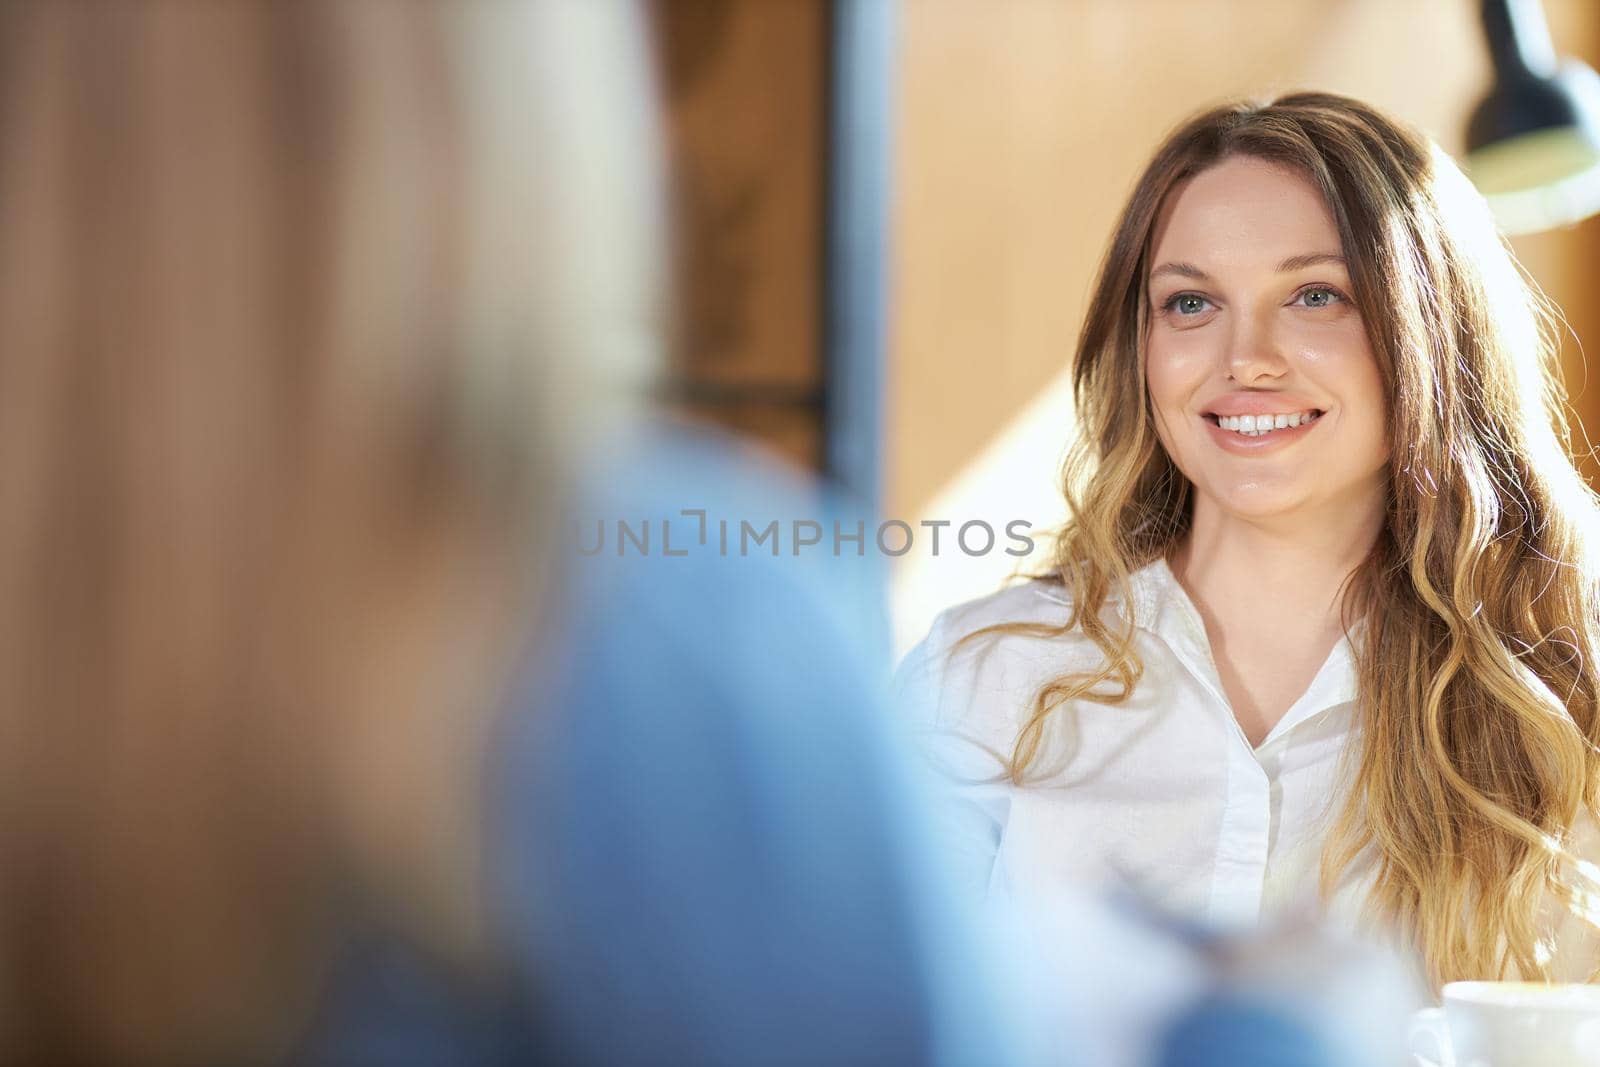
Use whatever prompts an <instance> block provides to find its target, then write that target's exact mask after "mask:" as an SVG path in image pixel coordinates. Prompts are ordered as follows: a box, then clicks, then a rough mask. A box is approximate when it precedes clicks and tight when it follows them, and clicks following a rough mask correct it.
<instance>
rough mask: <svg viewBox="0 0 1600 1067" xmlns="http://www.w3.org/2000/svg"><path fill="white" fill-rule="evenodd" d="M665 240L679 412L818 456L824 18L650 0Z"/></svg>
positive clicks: (800, 6) (759, 7)
mask: <svg viewBox="0 0 1600 1067" xmlns="http://www.w3.org/2000/svg"><path fill="white" fill-rule="evenodd" d="M652 17H653V19H654V22H655V26H656V31H657V35H658V42H659V46H660V57H661V64H662V81H663V83H664V88H665V94H666V97H667V129H668V139H669V145H670V151H671V166H672V180H673V204H674V209H675V222H676V229H677V236H678V254H679V270H678V271H677V278H678V282H679V287H680V294H679V297H680V299H679V306H680V308H681V320H682V321H681V323H680V327H681V332H680V335H679V337H678V342H677V344H675V345H674V350H675V351H674V357H673V361H672V371H671V375H670V379H669V381H668V383H667V386H666V390H665V391H666V393H667V398H668V400H669V401H670V402H671V403H672V404H673V406H675V407H676V408H677V409H679V410H681V411H684V412H687V413H689V414H691V415H693V416H696V417H699V418H703V419H707V420H709V421H712V422H716V423H719V424H721V425H724V426H727V427H729V428H732V429H734V430H737V431H739V432H741V433H743V434H745V435H747V436H749V437H750V438H752V439H754V440H757V441H760V442H762V443H763V444H765V445H766V446H768V447H769V448H771V449H773V450H775V451H776V452H778V453H779V454H781V455H783V456H785V457H787V458H789V459H791V460H793V461H794V462H796V463H798V464H800V465H802V466H807V467H812V466H815V465H816V463H817V460H818V458H819V456H820V454H821V444H822V441H821V425H822V423H821V417H822V408H821V389H822V355H821V344H820V340H821V307H822V288H821V284H822V265H821V256H822V251H823V242H822V234H823V181H824V173H825V172H824V166H825V162H826V161H825V158H824V150H823V149H824V133H825V129H824V120H825V114H826V111H825V102H826V90H827V81H826V77H827V63H826V42H827V34H826V29H827V22H826V17H827V4H826V3H825V2H824V0H655V2H654V4H653V5H652Z"/></svg>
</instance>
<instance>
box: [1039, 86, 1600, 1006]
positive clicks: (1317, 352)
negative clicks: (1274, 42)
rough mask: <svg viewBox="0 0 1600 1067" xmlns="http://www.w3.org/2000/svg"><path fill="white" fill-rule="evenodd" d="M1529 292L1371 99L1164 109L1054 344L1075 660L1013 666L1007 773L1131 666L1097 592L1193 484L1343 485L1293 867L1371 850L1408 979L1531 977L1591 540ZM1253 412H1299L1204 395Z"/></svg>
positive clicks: (1589, 644)
mask: <svg viewBox="0 0 1600 1067" xmlns="http://www.w3.org/2000/svg"><path fill="white" fill-rule="evenodd" d="M1543 315H1544V313H1543V310H1542V307H1541V305H1540V303H1539V300H1538V297H1537V295H1536V293H1535V292H1534V291H1533V290H1532V289H1531V287H1530V286H1529V284H1528V283H1527V282H1526V281H1525V280H1524V279H1523V277H1522V275H1521V274H1520V272H1519V271H1518V269H1517V267H1516V265H1515V263H1514V261H1513V260H1512V258H1511V256H1510V254H1509V252H1508V250H1507V248H1506V247H1505V245H1504V243H1503V242H1502V240H1501V238H1500V237H1499V235H1498V234H1497V232H1496V231H1495V228H1494V225H1493V222H1492V220H1491V219H1490V216H1489V214H1488V211H1487V208H1486V206H1485V204H1484V202H1483V200H1482V198H1481V197H1479V196H1478V195H1477V194H1476V192H1475V191H1474V190H1473V189H1472V188H1471V186H1470V185H1469V184H1468V183H1467V181H1466V179H1465V178H1464V177H1463V176H1462V174H1461V172H1460V171H1459V170H1458V169H1457V168H1456V166H1455V165H1454V164H1453V163H1452V162H1451V161H1450V160H1449V159H1448V157H1446V156H1445V155H1444V154H1443V153H1442V152H1440V151H1439V150H1438V149H1437V148H1436V147H1434V146H1433V145H1432V144H1431V143H1430V142H1429V141H1428V140H1427V139H1426V138H1424V137H1422V136H1421V135H1419V134H1418V133H1416V132H1415V131H1413V130H1411V129H1409V128H1407V127H1405V126H1403V125H1401V124H1400V123H1398V122H1396V121H1394V120H1393V119H1390V118H1388V117H1387V116H1385V115H1383V114H1381V113H1379V112H1377V111H1376V110H1374V109H1372V108H1370V107H1368V106H1366V105H1364V104H1361V103H1359V102H1358V101H1354V100H1350V99H1348V98H1344V97H1338V96H1332V95H1327V94H1315V93H1302V94H1296V95H1292V96H1286V97H1283V98H1281V99H1279V100H1276V101H1274V102H1272V103H1270V104H1265V105H1254V104H1241V105H1234V106H1227V107H1220V108H1217V109H1214V110H1211V111H1207V112H1205V113H1203V114H1201V115H1198V116H1196V117H1195V118H1194V119H1192V120H1190V121H1189V122H1187V123H1185V124H1184V125H1183V126H1182V127H1180V128H1179V129H1178V130H1176V131H1175V132H1174V133H1173V134H1172V135H1171V136H1170V137H1168V138H1167V140H1166V141H1165V142H1164V143H1163V144H1162V145H1161V146H1160V148H1159V149H1158V150H1157V152H1156V154H1155V156H1154V158H1153V159H1152V161H1151V162H1150V164H1149V165H1148V166H1147V167H1146V169H1145V171H1144V173H1143V174H1142V175H1141V176H1140V178H1139V180H1138V182H1137V183H1136V185H1135V187H1134V191H1133V194H1132V196H1131V197H1130V199H1129V202H1128V204H1127V206H1126V207H1125V208H1124V210H1123V212H1122V215H1121V217H1120V219H1119V221H1118V223H1117V226H1116V230H1115V234H1114V236H1113V239H1112V243H1111V247H1110V250H1109V252H1108V253H1107V256H1106V259H1105V262H1104V264H1103V266H1102V269H1101V274H1100V277H1099V281H1098V283H1097V287H1096V289H1095V292H1094V296H1093V298H1092V301H1091V304H1090V307H1089V310H1088V314H1087V317H1086V319H1085V322H1084V327H1083V333H1082V335H1081V338H1080V342H1079V346H1078V350H1077V353H1076V357H1075V361H1074V364H1073V379H1074V384H1075V386H1076V391H1077V402H1078V410H1079V418H1080V427H1079V430H1080V438H1079V440H1078V441H1077V442H1076V443H1075V445H1074V447H1073V449H1072V451H1071V453H1070V455H1069V458H1068V462H1067V468H1066V477H1065V488H1066V492H1067V498H1068V509H1069V514H1070V515H1071V517H1072V518H1071V521H1070V523H1069V525H1068V526H1067V528H1066V530H1065V531H1064V536H1063V537H1062V538H1061V541H1060V545H1059V549H1058V555H1057V559H1056V565H1057V570H1058V574H1059V577H1060V579H1061V581H1063V582H1064V583H1065V584H1066V585H1067V586H1068V587H1069V588H1070V589H1071V591H1072V592H1073V594H1074V603H1075V605H1076V608H1075V612H1074V618H1073V620H1072V621H1071V623H1070V624H1069V625H1073V626H1079V627H1081V628H1082V630H1083V631H1084V632H1085V633H1087V634H1089V635H1090V636H1091V637H1092V638H1093V639H1094V640H1095V641H1096V642H1097V643H1098V644H1099V645H1100V646H1101V648H1102V649H1103V650H1104V652H1105V655H1106V664H1105V666H1104V668H1103V669H1102V670H1100V671H1097V672H1095V673H1093V674H1092V675H1087V676H1070V677H1067V678H1063V679H1059V680H1057V681H1056V682H1054V683H1052V684H1050V685H1048V686H1046V687H1045V688H1044V689H1043V690H1042V691H1041V692H1040V694H1039V696H1038V699H1037V701H1036V704H1035V707H1034V714H1033V716H1032V718H1031V719H1030V721H1029V722H1028V723H1027V725H1026V726H1025V728H1024V729H1023V731H1022V732H1021V734H1020V736H1019V739H1018V743H1017V747H1016V750H1015V752H1014V753H1013V758H1012V763H1011V770H1012V774H1013V776H1015V777H1017V778H1019V779H1020V778H1021V777H1022V776H1023V775H1024V774H1025V772H1026V771H1027V768H1028V767H1029V765H1030V764H1031V763H1032V761H1033V759H1034V757H1035V755H1036V753H1037V751H1038V748H1039V741H1040V737H1041V731H1042V730H1043V729H1044V728H1045V725H1046V723H1047V721H1048V720H1049V718H1050V715H1051V713H1052V712H1053V711H1054V710H1055V709H1056V708H1058V707H1060V706H1061V705H1062V704H1063V703H1066V702H1068V701H1071V700H1075V699H1087V700H1098V701H1101V702H1111V703H1116V702H1118V701H1120V700H1122V699H1125V697H1126V695H1127V693H1128V692H1130V691H1131V689H1132V687H1133V686H1134V685H1135V684H1136V683H1137V680H1138V677H1139V674H1140V670H1141V667H1140V664H1139V661H1138V657H1137V656H1136V654H1135V651H1134V647H1133V631H1132V623H1131V621H1128V620H1126V619H1125V622H1127V625H1126V626H1124V627H1121V628H1118V627H1116V626H1114V625H1112V624H1108V623H1107V622H1105V621H1103V620H1102V619H1101V617H1100V614H1099V613H1100V610H1101V607H1102V605H1103V604H1104V603H1105V601H1106V598H1107V597H1108V596H1109V595H1110V594H1111V593H1112V592H1113V591H1114V590H1116V589H1119V588H1124V587H1125V583H1126V581H1127V578H1128V576H1129V574H1130V573H1131V572H1132V571H1133V570H1134V569H1137V568H1138V567H1140V566H1143V565H1145V564H1147V563H1149V562H1151V561H1153V560H1155V559H1158V558H1160V557H1162V556H1164V555H1167V554H1170V553H1171V552H1172V551H1174V549H1176V548H1177V547H1178V546H1179V545H1180V544H1181V543H1182V541H1183V539H1184V537H1185V536H1186V534H1187V532H1188V530H1189V529H1190V525H1191V523H1192V521H1193V517H1194V514H1195V510H1196V509H1197V508H1199V507H1204V506H1216V507H1218V508H1221V509H1224V510H1225V511H1228V512H1230V513H1233V514H1236V515H1240V516H1245V517H1249V518H1251V519H1254V520H1257V521H1278V520H1280V519H1284V520H1295V519H1298V518H1304V517H1309V516H1314V515H1315V514H1317V512H1318V511H1319V509H1323V510H1325V509H1328V508H1337V507H1345V506H1351V505H1352V503H1357V502H1359V503H1362V504H1363V505H1364V506H1372V507H1374V509H1375V510H1376V511H1377V513H1378V514H1379V516H1380V517H1381V528H1380V530H1379V534H1378V537H1377V541H1376V544H1375V545H1374V546H1373V548H1372V551H1371V554H1370V556H1369V557H1368V558H1367V560H1366V561H1365V563H1364V564H1363V565H1362V566H1361V567H1360V568H1359V569H1358V570H1357V572H1356V573H1355V574H1354V575H1353V576H1352V580H1351V581H1350V582H1349V583H1348V585H1347V593H1346V595H1345V598H1344V602H1343V605H1342V606H1343V610H1344V612H1345V616H1346V620H1347V623H1348V624H1353V623H1354V622H1355V621H1356V620H1358V619H1359V620H1360V621H1361V622H1363V623H1364V624H1365V625H1364V627H1363V629H1362V631H1361V636H1360V640H1359V641H1357V642H1356V652H1357V662H1358V669H1359V672H1360V692H1361V697H1360V702H1359V704H1360V717H1361V729H1360V731H1359V734H1358V735H1357V736H1359V738H1360V744H1361V751H1360V752H1359V754H1353V756H1352V759H1353V762H1354V764H1355V770H1354V784H1353V790H1352V793H1351V796H1350V798H1349V801H1348V804H1347V806H1346V808H1345V809H1344V812H1343V815H1342V817H1341V819H1340V821H1339V822H1338V824H1337V826H1336V827H1335V828H1334V831H1333V834H1332V837H1331V838H1330V844H1329V846H1328V851H1327V853H1326V855H1325V857H1324V859H1325V865H1326V866H1325V872H1324V873H1325V875H1326V878H1327V880H1328V883H1329V884H1330V885H1331V884H1332V883H1333V882H1334V881H1335V880H1336V879H1337V878H1338V877H1339V876H1340V874H1341V872H1343V871H1345V870H1346V869H1347V868H1348V867H1349V865H1350V864H1351V862H1352V861H1353V860H1354V859H1355V858H1356V857H1357V856H1358V855H1360V856H1371V857H1374V858H1375V861H1376V869H1377V871H1378V875H1377V882H1376V885H1375V887H1374V889H1373V892H1372V895H1371V898H1370V902H1371V905H1372V908H1373V911H1374V913H1375V914H1376V915H1377V916H1378V917H1380V918H1381V919H1382V920H1383V921H1384V922H1386V923H1388V924H1390V925H1392V926H1395V927H1398V928H1399V929H1401V930H1402V931H1404V932H1405V933H1406V934H1408V935H1410V936H1411V937H1412V938H1413V939H1414V940H1415V942H1416V944H1417V946H1418V948H1419V949H1420V951H1421V952H1422V954H1423V956H1424V957H1425V958H1426V961H1427V963H1428V966H1429V968H1430V971H1431V973H1432V974H1433V975H1434V977H1435V978H1438V979H1450V978H1485V977H1495V976H1497V975H1498V974H1500V973H1502V972H1505V971H1508V970H1515V971H1518V972H1520V973H1521V974H1523V975H1526V976H1538V975H1541V974H1546V973H1548V966H1547V965H1548V962H1549V954H1548V952H1547V951H1545V944H1544V937H1545V936H1546V934H1547V933H1548V917H1547V916H1541V914H1540V908H1541V906H1542V903H1543V901H1544V900H1545V899H1546V894H1547V892H1555V893H1556V894H1557V895H1558V896H1562V895H1565V896H1566V897H1567V898H1568V899H1569V900H1570V899H1571V898H1572V896H1573V894H1574V892H1576V888H1575V882H1574V879H1575V878H1576V875H1575V874H1574V873H1573V868H1572V867H1571V865H1570V864H1569V863H1568V860H1569V859H1570V857H1568V856H1567V854H1566V852H1565V848H1564V845H1565V842H1566V841H1567V840H1568V836H1569V834H1570V832H1571V829H1572V825H1573V820H1574V818H1575V816H1576V814H1577V812H1578V810H1579V808H1580V806H1581V805H1590V806H1593V805H1594V804H1595V802H1596V800H1597V793H1596V790H1597V778H1600V776H1597V773H1596V772H1597V764H1596V755H1595V753H1596V751H1597V750H1596V749H1595V747H1594V743H1595V741H1596V740H1597V739H1600V714H1597V708H1596V699H1597V678H1596V673H1595V672H1596V667H1595V664H1596V663H1597V662H1600V634H1597V632H1596V631H1597V623H1596V620H1597V618H1600V605H1597V603H1596V588H1597V579H1600V567H1597V565H1596V559H1595V546H1594V545H1592V544H1590V543H1589V538H1588V531H1592V530H1593V529H1595V528H1596V525H1595V524H1596V520H1597V511H1596V507H1595V500H1594V497H1593V495H1592V494H1591V493H1590V491H1589V490H1588V489H1587V488H1586V487H1585V486H1584V485H1583V483H1582V481H1581V479H1580V477H1579V476H1578V474H1577V472H1576V470H1575V468H1574V466H1573V463H1572V460H1571V457H1570V455H1569V453H1568V450H1567V445H1566V442H1567V428H1566V424H1565V414H1566V412H1565V408H1564V405H1563V399H1562V393H1561V389H1560V383H1559V380H1558V378H1557V376H1556V373H1555V370H1554V366H1555V364H1554V359H1555V346H1554V343H1553V339H1552V337H1551V336H1550V335H1549V333H1548V331H1546V330H1545V329H1543V328H1542V327H1543V325H1544V323H1545V322H1546V321H1547V320H1546V319H1545V318H1544V317H1543ZM1262 414H1272V415H1280V414H1281V415H1286V416H1290V415H1292V416H1296V417H1297V421H1299V422H1300V423H1302V425H1298V426H1295V427H1289V426H1285V427H1283V428H1278V427H1277V425H1276V420H1274V424H1273V425H1274V428H1273V430H1272V431H1271V433H1268V434H1259V433H1258V432H1257V430H1256V429H1251V430H1250V432H1248V433H1246V432H1242V431H1243V430H1245V429H1246V428H1247V427H1250V426H1251V423H1249V422H1239V421H1234V420H1236V419H1241V418H1243V417H1245V416H1250V417H1252V419H1259V417H1260V416H1261V415H1262ZM1224 419H1227V420H1229V421H1228V422H1224ZM1286 421H1287V420H1286ZM1307 422H1309V425H1305V423H1307ZM1230 423H1231V425H1230ZM1259 425H1260V424H1259V423H1256V427H1259ZM1279 435H1281V436H1279ZM1299 528H1304V527H1299ZM1125 602H1126V601H1125ZM1108 681H1109V682H1110V683H1112V689H1111V690H1109V691H1108V690H1107V689H1106V688H1105V687H1104V686H1103V685H1102V684H1101V683H1105V682H1108ZM1108 692H1109V693H1110V695H1109V696H1108V695H1106V694H1107V693H1108Z"/></svg>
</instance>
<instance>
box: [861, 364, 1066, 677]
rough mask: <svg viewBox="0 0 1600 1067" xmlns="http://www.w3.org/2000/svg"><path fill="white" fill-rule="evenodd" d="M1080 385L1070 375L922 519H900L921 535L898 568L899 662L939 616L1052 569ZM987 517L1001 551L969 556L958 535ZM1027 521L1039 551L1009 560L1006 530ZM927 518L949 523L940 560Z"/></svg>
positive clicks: (893, 583) (1004, 432)
mask: <svg viewBox="0 0 1600 1067" xmlns="http://www.w3.org/2000/svg"><path fill="white" fill-rule="evenodd" d="M1073 422H1074V419H1073V412H1072V383H1071V380H1070V375H1069V374H1068V372H1067V371H1066V370H1065V369H1063V370H1062V372H1061V373H1060V374H1058V375H1057V376H1056V377H1055V379H1053V380H1052V381H1050V382H1049V383H1047V384H1046V386H1045V387H1044V389H1043V390H1042V391H1041V392H1040V393H1039V395H1038V396H1037V397H1035V398H1034V400H1033V401H1032V402H1030V403H1029V404H1028V405H1027V406H1025V407H1024V408H1023V409H1022V410H1021V411H1020V412H1018V414H1017V416H1016V417H1015V418H1014V419H1012V421H1011V422H1010V423H1009V424H1007V425H1006V426H1005V427H1004V428H1003V429H1001V431H1000V432H999V433H998V434H997V435H996V436H995V437H994V439H993V440H992V441H991V442H990V443H989V445H988V446H987V447H986V448H985V449H984V450H983V451H982V452H981V453H979V455H978V456H977V458H975V459H974V460H973V461H972V462H971V463H968V464H967V465H966V466H965V467H963V468H962V469H961V470H960V471H959V472H957V473H956V475H955V476H954V477H953V478H951V479H950V481H949V482H947V483H946V484H945V485H944V486H943V487H942V488H941V489H940V490H939V492H938V493H937V494H936V495H935V496H934V497H933V499H932V500H930V501H929V502H928V504H927V506H926V507H924V508H923V509H922V510H921V511H920V513H919V514H917V515H914V516H912V515H900V516H896V518H900V519H902V520H904V521H905V522H907V523H910V524H911V526H912V527H913V529H915V530H916V531H917V534H918V538H917V542H916V546H915V548H914V550H913V551H911V552H908V553H907V554H906V555H904V556H902V557H901V558H900V559H899V560H897V561H896V562H895V566H894V568H893V570H892V571H891V573H890V600H891V610H892V624H893V627H894V647H895V654H896V655H897V656H899V655H902V654H904V653H905V651H906V650H908V649H909V648H910V647H911V646H912V645H914V644H916V643H917V642H918V641H920V640H922V637H923V635H925V634H926V633H927V632H928V627H929V625H930V624H931V623H932V622H933V617H934V616H935V615H937V614H938V613H939V612H940V611H942V610H943V609H945V608H947V607H949V606H950V605H952V604H956V603H959V602H961V601H963V600H970V599H972V598H973V597H978V596H983V595H984V594H986V593H992V592H994V591H995V590H996V589H998V588H1000V586H1001V585H1002V584H1003V583H1004V582H1005V580H1006V578H1007V577H1009V576H1011V575H1012V574H1015V573H1024V574H1031V573H1036V572H1038V571H1040V570H1043V569H1045V568H1047V567H1048V565H1049V545H1048V541H1047V539H1046V537H1045V536H1044V534H1045V532H1046V531H1048V530H1050V529H1052V528H1054V527H1056V526H1058V525H1060V523H1061V521H1062V520H1063V519H1064V518H1065V517H1066V511H1065V508H1064V507H1063V505H1062V501H1061V494H1060V492H1059V491H1058V490H1057V488H1056V482H1057V478H1058V475H1059V471H1060V467H1061V463H1060V460H1061V457H1062V455H1063V454H1064V453H1065V451H1066V447H1067V443H1068V441H1069V440H1070V439H1071V436H1072V432H1073ZM971 519H982V520H983V521H985V522H987V523H988V524H989V525H990V526H992V527H994V529H995V531H996V533H997V535H998V539H997V542H996V546H995V549H994V551H992V552H989V553H987V554H986V555H981V556H969V555H966V554H965V553H963V552H962V551H961V550H960V548H958V547H956V545H955V543H954V538H953V536H952V531H953V530H955V529H956V528H958V527H960V525H961V524H962V523H963V522H966V521H968V520H971ZM1013 519H1026V520H1027V521H1028V522H1030V523H1031V524H1032V530H1031V531H1028V532H1029V533H1030V534H1031V536H1032V537H1033V538H1034V547H1033V551H1032V553H1030V554H1029V555H1027V556H1023V557H1018V556H1011V555H1007V554H1006V549H1007V548H1008V547H1014V546H1015V545H1016V542H1013V541H1008V540H1007V539H1006V536H1005V528H1006V524H1007V523H1009V522H1011V521H1012V520H1013ZM923 520H929V521H937V520H948V521H949V522H950V524H951V525H950V527H949V528H947V529H945V530H944V531H943V536H942V537H941V541H940V545H939V555H938V556H937V557H935V556H933V555H932V553H931V551H930V549H929V544H928V540H927V538H926V537H925V536H924V533H923V528H922V527H921V526H919V525H918V524H919V523H920V522H922V521H923Z"/></svg>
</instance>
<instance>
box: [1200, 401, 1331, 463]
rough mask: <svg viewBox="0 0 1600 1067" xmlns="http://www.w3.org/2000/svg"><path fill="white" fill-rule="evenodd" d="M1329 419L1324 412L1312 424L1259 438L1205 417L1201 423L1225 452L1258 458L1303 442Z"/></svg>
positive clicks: (1276, 431)
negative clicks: (1307, 435)
mask: <svg viewBox="0 0 1600 1067" xmlns="http://www.w3.org/2000/svg"><path fill="white" fill-rule="evenodd" d="M1327 417H1328V413H1327V412H1323V413H1322V414H1321V415H1318V416H1317V417H1316V418H1314V419H1312V420H1311V421H1310V422H1302V423H1301V424H1300V425H1299V426H1286V427H1284V428H1283V429H1281V430H1273V431H1272V432H1271V433H1264V434H1262V435H1260V436H1259V437H1246V436H1245V435H1244V434H1241V433H1236V432H1234V431H1233V430H1224V429H1223V428H1222V427H1221V426H1219V425H1217V423H1215V422H1214V421H1212V420H1211V419H1210V418H1207V417H1206V416H1205V415H1202V416H1200V421H1201V422H1203V423H1205V427H1206V432H1207V433H1209V434H1210V435H1211V439H1212V441H1214V442H1216V444H1217V445H1218V447H1220V448H1222V449H1223V450H1224V451H1226V452H1232V453H1235V454H1237V455H1243V456H1256V455H1260V454H1261V453H1263V452H1272V451H1276V450H1277V449H1280V448H1286V447H1288V446H1289V445H1291V444H1293V443H1294V442H1296V441H1299V440H1301V439H1302V438H1304V437H1305V436H1306V434H1308V433H1310V432H1311V431H1312V430H1314V429H1316V427H1317V426H1318V425H1320V424H1321V423H1322V420H1323V419H1325V418H1327Z"/></svg>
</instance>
